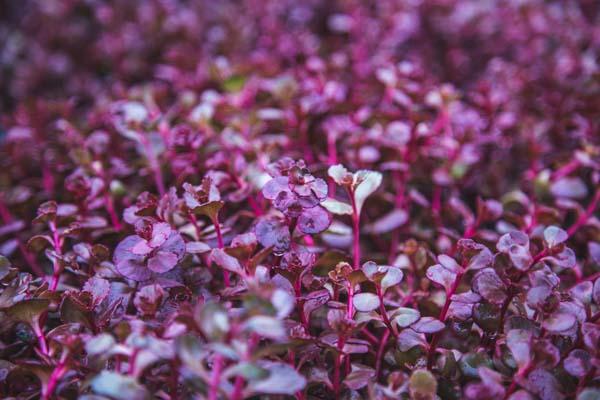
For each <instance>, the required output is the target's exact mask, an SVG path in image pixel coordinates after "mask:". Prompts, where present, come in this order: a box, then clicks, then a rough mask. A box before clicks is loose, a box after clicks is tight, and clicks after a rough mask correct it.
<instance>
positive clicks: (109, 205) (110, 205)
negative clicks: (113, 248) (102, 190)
mask: <svg viewBox="0 0 600 400" xmlns="http://www.w3.org/2000/svg"><path fill="white" fill-rule="evenodd" d="M104 201H105V202H106V211H108V215H109V216H110V221H111V223H112V225H113V228H115V231H117V232H118V231H120V230H121V228H122V226H121V222H120V221H119V216H118V215H117V213H116V211H115V203H114V201H113V198H112V196H111V195H110V194H109V193H108V192H107V193H106V194H105V195H104Z"/></svg>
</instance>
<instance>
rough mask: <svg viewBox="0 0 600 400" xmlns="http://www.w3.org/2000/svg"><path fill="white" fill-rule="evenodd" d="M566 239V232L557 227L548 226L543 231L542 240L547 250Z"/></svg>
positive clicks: (567, 236)
mask: <svg viewBox="0 0 600 400" xmlns="http://www.w3.org/2000/svg"><path fill="white" fill-rule="evenodd" d="M568 238H569V235H568V234H567V232H565V231H564V230H562V229H560V228H559V227H557V226H549V227H547V228H546V229H545V230H544V240H545V241H546V244H547V245H548V247H549V248H552V247H554V246H556V245H559V244H561V243H563V242H564V241H566V240H567V239H568Z"/></svg>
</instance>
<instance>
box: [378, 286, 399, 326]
mask: <svg viewBox="0 0 600 400" xmlns="http://www.w3.org/2000/svg"><path fill="white" fill-rule="evenodd" d="M377 297H379V312H380V313H381V317H382V318H383V323H384V324H385V326H386V327H387V329H388V331H387V332H386V333H387V335H389V334H390V332H391V333H392V335H394V337H398V334H397V333H396V331H395V330H394V328H393V327H392V323H391V322H390V319H389V317H388V315H387V311H386V310H385V304H384V303H383V292H382V290H381V286H379V285H377Z"/></svg>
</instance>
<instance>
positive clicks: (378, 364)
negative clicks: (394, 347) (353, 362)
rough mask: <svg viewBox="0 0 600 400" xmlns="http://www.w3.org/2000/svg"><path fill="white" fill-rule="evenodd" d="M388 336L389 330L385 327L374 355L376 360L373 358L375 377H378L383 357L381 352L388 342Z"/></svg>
mask: <svg viewBox="0 0 600 400" xmlns="http://www.w3.org/2000/svg"><path fill="white" fill-rule="evenodd" d="M389 337H390V330H389V329H387V330H386V331H385V332H384V334H383V337H382V338H381V342H380V343H379V348H378V349H377V355H376V360H375V379H379V375H380V373H381V361H382V358H383V352H384V350H385V346H386V344H387V342H388V339H389Z"/></svg>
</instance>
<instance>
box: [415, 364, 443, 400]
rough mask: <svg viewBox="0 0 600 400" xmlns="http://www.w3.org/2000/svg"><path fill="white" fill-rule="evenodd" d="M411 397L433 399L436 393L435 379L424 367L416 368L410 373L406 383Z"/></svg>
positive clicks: (424, 399) (425, 399)
mask: <svg viewBox="0 0 600 400" xmlns="http://www.w3.org/2000/svg"><path fill="white" fill-rule="evenodd" d="M408 389H409V391H410V396H411V398H412V399H418V400H433V399H435V395H436V393H437V381H436V379H435V377H434V376H433V374H432V373H431V372H429V371H427V370H426V369H418V370H416V371H414V372H413V373H412V375H411V376H410V380H409V383H408Z"/></svg>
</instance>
